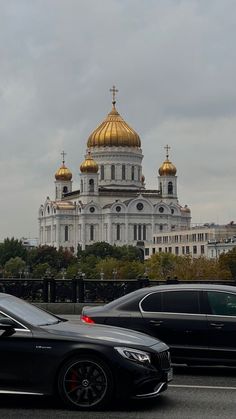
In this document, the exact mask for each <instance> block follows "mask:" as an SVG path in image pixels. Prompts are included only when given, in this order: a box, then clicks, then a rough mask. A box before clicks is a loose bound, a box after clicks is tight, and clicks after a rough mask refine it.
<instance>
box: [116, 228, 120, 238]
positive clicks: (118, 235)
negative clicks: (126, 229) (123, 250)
mask: <svg viewBox="0 0 236 419" xmlns="http://www.w3.org/2000/svg"><path fill="white" fill-rule="evenodd" d="M116 240H120V224H117V225H116Z"/></svg>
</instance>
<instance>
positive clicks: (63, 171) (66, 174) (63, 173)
mask: <svg viewBox="0 0 236 419" xmlns="http://www.w3.org/2000/svg"><path fill="white" fill-rule="evenodd" d="M55 178H56V180H71V179H72V173H71V171H70V170H69V169H68V168H67V167H66V166H65V164H64V162H63V163H62V166H61V167H60V169H58V171H57V172H56V173H55Z"/></svg>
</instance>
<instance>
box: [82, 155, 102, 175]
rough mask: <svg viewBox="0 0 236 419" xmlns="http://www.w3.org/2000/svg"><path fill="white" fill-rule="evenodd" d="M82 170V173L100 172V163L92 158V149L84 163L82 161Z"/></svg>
mask: <svg viewBox="0 0 236 419" xmlns="http://www.w3.org/2000/svg"><path fill="white" fill-rule="evenodd" d="M80 171H81V172H82V173H97V172H98V164H97V163H96V162H95V160H94V159H93V158H92V156H91V153H90V151H89V152H88V153H87V155H86V157H85V160H84V161H83V163H81V165H80Z"/></svg>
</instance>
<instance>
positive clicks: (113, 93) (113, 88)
mask: <svg viewBox="0 0 236 419" xmlns="http://www.w3.org/2000/svg"><path fill="white" fill-rule="evenodd" d="M110 92H112V103H113V105H115V103H116V93H117V92H119V90H118V89H116V86H112V89H110Z"/></svg>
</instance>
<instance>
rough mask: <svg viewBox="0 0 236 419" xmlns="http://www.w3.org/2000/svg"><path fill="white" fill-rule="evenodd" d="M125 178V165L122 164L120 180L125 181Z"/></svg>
mask: <svg viewBox="0 0 236 419" xmlns="http://www.w3.org/2000/svg"><path fill="white" fill-rule="evenodd" d="M125 176H126V173H125V164H122V180H125Z"/></svg>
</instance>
